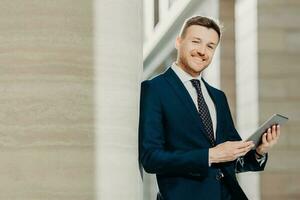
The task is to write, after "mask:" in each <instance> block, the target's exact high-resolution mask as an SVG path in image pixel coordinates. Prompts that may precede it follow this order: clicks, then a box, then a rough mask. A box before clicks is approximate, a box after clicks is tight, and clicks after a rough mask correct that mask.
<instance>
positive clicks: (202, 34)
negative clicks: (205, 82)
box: [176, 25, 219, 77]
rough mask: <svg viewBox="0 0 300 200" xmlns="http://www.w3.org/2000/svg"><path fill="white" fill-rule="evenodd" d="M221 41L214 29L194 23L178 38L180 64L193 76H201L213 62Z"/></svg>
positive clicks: (177, 47)
mask: <svg viewBox="0 0 300 200" xmlns="http://www.w3.org/2000/svg"><path fill="white" fill-rule="evenodd" d="M218 42H219V36H218V33H217V32H216V31H215V30H214V29H211V28H210V29H208V28H206V27H204V26H199V25H192V26H190V27H188V28H187V30H186V33H185V35H184V36H183V37H178V38H177V39H176V49H177V50H178V55H177V63H178V65H179V66H180V67H181V68H182V69H183V70H184V71H186V72H187V73H189V74H190V75H191V76H193V77H196V76H199V75H200V73H201V72H202V71H203V70H204V69H205V68H206V67H207V66H208V65H209V64H210V63H211V61H212V58H213V55H214V52H215V49H216V48H217V45H218Z"/></svg>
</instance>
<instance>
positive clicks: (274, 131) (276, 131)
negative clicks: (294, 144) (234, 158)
mask: <svg viewBox="0 0 300 200" xmlns="http://www.w3.org/2000/svg"><path fill="white" fill-rule="evenodd" d="M279 136H280V127H279V125H273V126H272V127H271V128H269V129H268V130H267V132H265V133H264V134H263V136H262V143H261V144H260V145H259V146H258V147H257V148H256V152H257V153H258V154H259V155H264V154H266V153H268V152H269V150H270V149H271V148H272V147H273V146H274V144H276V143H277V142H278V139H279Z"/></svg>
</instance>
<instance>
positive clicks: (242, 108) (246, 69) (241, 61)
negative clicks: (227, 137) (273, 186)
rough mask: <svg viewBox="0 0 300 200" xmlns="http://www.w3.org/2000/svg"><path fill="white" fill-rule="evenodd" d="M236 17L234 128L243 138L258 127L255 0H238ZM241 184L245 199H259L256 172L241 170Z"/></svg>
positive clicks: (257, 175)
mask: <svg viewBox="0 0 300 200" xmlns="http://www.w3.org/2000/svg"><path fill="white" fill-rule="evenodd" d="M235 12H236V14H235V16H236V18H235V20H236V24H235V25H236V79H237V80H236V83H237V86H236V89H237V91H236V95H237V107H236V109H237V128H238V130H239V133H240V134H241V137H242V138H243V139H245V138H247V137H248V136H249V135H250V134H251V133H252V131H254V130H255V129H256V128H257V126H258V117H259V110H258V73H257V71H258V61H257V1H256V0H254V1H247V0H238V1H236V6H235ZM238 177H239V182H240V184H241V187H242V188H243V189H244V191H245V192H246V194H247V196H248V198H249V199H253V200H259V199H260V181H259V174H258V173H257V172H256V173H243V174H240V175H239V176H238Z"/></svg>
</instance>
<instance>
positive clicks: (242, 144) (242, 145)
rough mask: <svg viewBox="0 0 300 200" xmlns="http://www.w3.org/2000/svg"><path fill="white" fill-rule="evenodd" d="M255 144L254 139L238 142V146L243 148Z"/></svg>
mask: <svg viewBox="0 0 300 200" xmlns="http://www.w3.org/2000/svg"><path fill="white" fill-rule="evenodd" d="M253 146H254V143H253V141H247V142H242V143H240V144H237V145H236V148H238V149H243V148H249V147H253Z"/></svg>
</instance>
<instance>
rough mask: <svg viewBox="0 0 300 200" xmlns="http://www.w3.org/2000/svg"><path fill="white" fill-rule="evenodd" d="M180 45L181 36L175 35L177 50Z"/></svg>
mask: <svg viewBox="0 0 300 200" xmlns="http://www.w3.org/2000/svg"><path fill="white" fill-rule="evenodd" d="M180 45H181V37H180V36H177V37H176V41H175V48H176V49H177V50H178V49H179V47H180Z"/></svg>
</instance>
